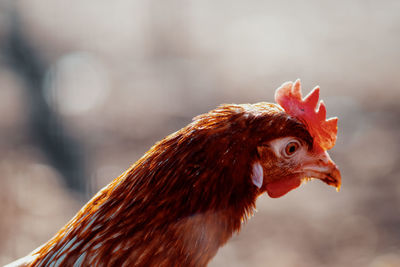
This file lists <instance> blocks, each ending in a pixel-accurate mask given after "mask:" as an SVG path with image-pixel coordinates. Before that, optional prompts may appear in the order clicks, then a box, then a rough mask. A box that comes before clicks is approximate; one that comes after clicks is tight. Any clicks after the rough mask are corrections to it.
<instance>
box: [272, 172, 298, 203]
mask: <svg viewBox="0 0 400 267" xmlns="http://www.w3.org/2000/svg"><path fill="white" fill-rule="evenodd" d="M300 185H301V180H300V179H299V178H298V177H294V178H286V179H280V180H277V181H274V182H271V183H268V184H267V185H266V188H267V193H268V195H269V196H270V197H272V198H278V197H281V196H283V195H285V194H286V193H288V192H289V191H291V190H293V189H296V188H297V187H299V186H300Z"/></svg>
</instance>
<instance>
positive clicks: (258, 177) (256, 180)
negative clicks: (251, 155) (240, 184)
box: [251, 162, 264, 188]
mask: <svg viewBox="0 0 400 267" xmlns="http://www.w3.org/2000/svg"><path fill="white" fill-rule="evenodd" d="M251 180H252V181H253V184H254V185H255V186H257V187H258V188H261V186H262V184H263V181H264V170H263V167H262V166H261V164H260V163H259V162H255V163H254V164H253V169H252V173H251Z"/></svg>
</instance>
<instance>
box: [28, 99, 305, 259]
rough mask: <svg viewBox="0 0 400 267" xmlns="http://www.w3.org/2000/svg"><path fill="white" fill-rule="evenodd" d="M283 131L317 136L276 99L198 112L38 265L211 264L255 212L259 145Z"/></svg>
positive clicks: (105, 192) (75, 222) (98, 200)
mask: <svg viewBox="0 0 400 267" xmlns="http://www.w3.org/2000/svg"><path fill="white" fill-rule="evenodd" d="M281 136H298V137H299V138H302V139H303V140H305V142H307V143H308V144H310V145H312V138H311V136H310V135H309V133H308V132H307V130H306V129H305V127H304V125H303V124H302V123H301V122H299V121H297V120H296V119H294V118H291V117H289V116H288V115H287V114H286V113H285V112H284V111H283V110H282V109H281V108H280V107H279V106H277V105H274V104H269V103H258V104H254V105H250V104H245V105H223V106H220V107H218V108H217V109H215V110H212V111H210V112H209V113H206V114H203V115H200V116H197V117H196V118H194V120H193V122H192V123H190V124H189V125H187V126H186V127H184V128H183V129H181V130H179V131H177V132H175V133H173V134H171V135H169V136H167V137H166V138H164V139H163V140H162V141H160V142H158V143H157V144H155V145H154V146H153V147H152V148H151V149H150V150H149V151H148V152H147V153H146V154H145V155H144V156H143V157H142V158H141V159H139V160H138V161H137V162H136V163H135V164H134V165H133V166H132V167H131V168H129V169H128V170H127V171H126V172H125V173H123V174H122V175H121V176H119V177H118V178H116V179H115V180H114V181H113V182H111V183H110V184H109V185H108V186H107V187H105V188H104V189H102V190H101V191H100V192H99V193H97V194H96V195H95V196H94V197H93V198H92V200H90V201H89V202H88V203H87V204H86V205H85V206H84V207H83V208H82V209H81V211H79V213H78V214H77V215H76V216H75V217H74V218H73V219H72V220H71V221H70V222H69V223H68V224H67V225H66V226H65V227H64V228H63V229H61V230H60V231H59V232H58V233H57V234H56V235H55V236H54V237H53V238H52V239H51V240H50V241H48V242H47V243H46V244H45V245H44V246H43V247H42V248H41V249H40V250H39V251H38V252H37V257H36V259H35V261H34V262H33V263H32V264H31V265H30V266H48V265H49V264H50V263H56V264H55V266H72V265H74V263H76V262H79V263H80V265H81V266H205V265H207V263H208V262H209V260H210V259H211V258H212V257H213V256H214V255H215V254H216V252H217V250H218V248H219V247H220V246H222V245H223V244H224V243H226V242H227V240H228V239H229V238H230V237H231V236H232V234H233V233H235V232H238V231H239V230H240V227H241V224H242V222H243V221H245V220H246V219H247V218H248V217H249V216H251V215H252V213H253V209H254V207H255V200H256V198H257V196H258V195H259V194H260V193H261V191H260V190H259V189H258V188H257V187H256V186H254V185H253V184H252V182H251V179H250V175H251V166H252V163H253V162H254V161H255V160H256V159H257V157H258V153H257V147H258V146H259V145H261V144H262V143H263V142H267V141H268V140H271V139H273V138H276V137H281ZM272 168H273V166H272V165H271V169H272ZM271 171H273V170H271Z"/></svg>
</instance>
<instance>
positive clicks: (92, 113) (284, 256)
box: [0, 0, 400, 267]
mask: <svg viewBox="0 0 400 267" xmlns="http://www.w3.org/2000/svg"><path fill="white" fill-rule="evenodd" d="M399 11H400V2H399V1H396V0H392V1H391V0H388V1H377V0H357V1H344V0H339V1H330V2H328V1H317V0H306V1H287V0H284V1H270V0H267V1H256V0H252V1H243V0H242V1H239V0H233V1H232V0H230V1H228V0H222V1H210V0H206V1H183V0H171V1H154V0H146V1H145V0H135V1H132V0H117V1H95V0H86V1H67V0H40V1H39V0H27V1H12V0H9V1H2V2H0V49H1V51H0V211H1V217H0V265H2V264H5V263H7V262H9V261H11V260H13V259H15V258H17V257H21V256H24V255H26V254H27V253H29V252H30V251H31V250H33V249H34V248H36V247H37V246H39V245H40V244H42V243H43V242H45V241H46V240H48V239H49V238H50V237H51V236H52V235H53V234H54V233H55V232H56V231H57V230H58V229H59V228H60V227H61V226H63V225H64V224H65V223H66V222H67V221H68V220H69V219H70V218H71V217H72V216H73V215H74V214H75V213H76V212H77V211H78V210H79V208H80V207H81V206H82V205H83V203H84V202H85V201H86V200H87V199H88V198H90V197H91V195H92V194H94V193H95V192H96V191H97V190H98V189H99V188H101V187H103V186H104V185H106V184H107V183H108V182H110V181H111V180H112V179H113V178H114V177H116V176H118V175H119V174H120V173H121V172H123V171H124V170H125V169H126V168H128V167H129V166H130V164H132V163H133V162H135V161H136V160H137V159H138V158H139V157H140V156H141V155H142V154H143V153H144V152H145V151H146V150H147V149H148V148H149V147H150V146H151V145H152V144H153V143H154V142H156V141H158V140H159V139H161V138H162V137H164V136H166V135H167V134H169V133H171V132H173V131H175V130H177V129H179V128H181V127H183V126H184V125H186V124H187V123H189V122H190V120H191V118H192V117H193V116H195V115H197V114H200V113H203V112H206V111H208V110H209V109H211V108H214V107H215V106H216V105H218V104H220V103H232V102H236V103H247V102H251V103H252V102H259V101H270V102H271V101H273V95H274V90H275V89H276V88H277V87H278V86H279V85H280V84H281V83H282V82H284V81H287V80H294V79H296V78H301V79H302V82H303V91H305V92H308V91H309V90H310V89H311V88H312V87H314V86H315V85H317V84H319V85H320V86H321V88H322V98H323V99H324V101H325V103H326V104H327V109H328V115H332V116H333V115H335V116H338V117H339V118H340V120H339V127H340V129H339V136H338V142H337V145H336V147H335V148H334V149H333V151H332V152H331V156H332V158H333V159H334V160H335V161H336V163H337V164H338V165H339V166H340V167H341V170H342V177H343V186H342V191H341V192H340V193H336V192H335V191H334V190H333V189H332V188H328V187H327V186H325V185H323V184H322V183H319V182H310V183H308V184H307V185H305V186H302V188H301V189H299V190H296V191H294V192H291V193H289V194H288V195H286V196H285V197H283V198H280V199H270V198H268V197H267V196H264V197H261V198H260V199H259V200H258V202H257V208H258V212H257V214H256V216H255V217H254V218H252V219H251V220H250V221H249V222H248V223H247V224H246V225H245V226H244V229H243V231H242V233H241V234H240V235H238V236H235V237H234V238H233V239H232V240H231V241H230V242H229V243H228V244H227V245H226V246H225V247H223V248H222V249H221V250H220V251H219V253H218V254H217V256H216V257H215V259H214V260H213V261H212V263H211V264H210V266H212V267H216V266H241V267H242V266H272V267H281V266H282V267H286V266H289V267H290V266H300V267H303V266H304V267H310V266H311V267H313V266H315V267H317V266H329V267H333V266H368V267H383V266H400V154H399V149H400V105H399V100H400V86H399V77H400V63H399V62H400V50H399V47H400V16H399V15H398V14H399Z"/></svg>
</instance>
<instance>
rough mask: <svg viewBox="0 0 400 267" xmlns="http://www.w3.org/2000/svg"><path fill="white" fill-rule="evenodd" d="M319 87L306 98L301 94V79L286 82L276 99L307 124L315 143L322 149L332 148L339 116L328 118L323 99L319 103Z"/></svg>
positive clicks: (278, 91)
mask: <svg viewBox="0 0 400 267" xmlns="http://www.w3.org/2000/svg"><path fill="white" fill-rule="evenodd" d="M318 98H319V87H318V86H317V87H315V88H314V89H313V90H312V91H311V92H310V93H309V94H308V95H307V96H306V97H304V99H303V98H302V95H301V85H300V80H296V82H295V83H294V84H293V83H292V82H286V83H284V84H282V85H281V87H279V88H278V89H277V90H276V92H275V101H276V102H277V103H278V104H279V105H281V106H282V107H283V109H284V110H285V111H286V113H287V114H289V115H290V116H292V117H295V118H297V119H299V120H300V121H302V122H303V123H305V124H306V125H307V128H308V131H309V132H310V134H311V136H312V137H313V138H314V143H315V144H318V145H319V146H320V147H321V148H322V149H324V150H329V149H331V148H332V147H333V146H334V145H335V142H336V135H337V121H338V118H336V117H335V118H330V119H328V120H327V119H326V108H325V104H324V102H323V101H322V100H321V101H320V102H319V104H318Z"/></svg>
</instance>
